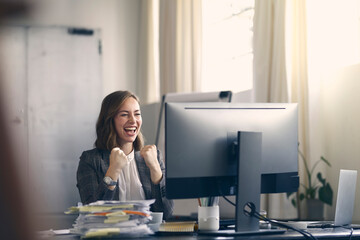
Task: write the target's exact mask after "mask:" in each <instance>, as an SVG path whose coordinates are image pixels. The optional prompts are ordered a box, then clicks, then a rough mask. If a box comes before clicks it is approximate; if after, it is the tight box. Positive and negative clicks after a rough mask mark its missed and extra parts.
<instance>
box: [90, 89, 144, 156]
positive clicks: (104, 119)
mask: <svg viewBox="0 0 360 240" xmlns="http://www.w3.org/2000/svg"><path fill="white" fill-rule="evenodd" d="M130 97H132V98H134V99H135V100H136V101H137V102H138V103H139V104H140V101H139V99H138V97H137V96H136V95H135V94H133V93H131V92H129V91H116V92H113V93H110V94H109V95H107V96H106V97H105V98H104V100H103V101H102V104H101V110H100V114H99V118H98V120H97V122H96V136H97V138H96V141H95V144H94V145H95V147H96V148H99V149H103V150H105V149H106V150H109V151H111V149H113V148H114V147H119V144H118V141H117V133H116V129H115V124H114V118H115V116H116V114H117V113H118V111H119V109H120V108H121V106H122V104H123V103H124V102H125V101H126V100H127V99H128V98H130ZM133 144H134V149H135V151H139V150H140V149H141V148H142V147H143V146H144V137H143V135H142V133H141V131H140V132H139V134H138V136H137V137H136V139H135V141H134V143H133Z"/></svg>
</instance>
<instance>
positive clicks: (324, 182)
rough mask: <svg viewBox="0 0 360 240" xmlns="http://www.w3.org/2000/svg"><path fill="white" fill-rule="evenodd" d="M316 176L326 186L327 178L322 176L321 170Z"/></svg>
mask: <svg viewBox="0 0 360 240" xmlns="http://www.w3.org/2000/svg"><path fill="white" fill-rule="evenodd" d="M316 176H317V179H318V180H319V181H320V182H321V184H322V185H323V186H325V184H326V180H325V178H323V177H322V174H321V172H318V174H317V175H316Z"/></svg>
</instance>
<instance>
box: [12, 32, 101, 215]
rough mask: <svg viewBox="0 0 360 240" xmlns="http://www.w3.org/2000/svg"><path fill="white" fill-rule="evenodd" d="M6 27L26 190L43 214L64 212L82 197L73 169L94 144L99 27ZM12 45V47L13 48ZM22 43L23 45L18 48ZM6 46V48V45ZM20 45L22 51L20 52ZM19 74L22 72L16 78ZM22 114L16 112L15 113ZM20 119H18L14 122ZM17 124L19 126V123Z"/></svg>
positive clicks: (98, 94) (98, 101) (98, 93)
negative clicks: (22, 147)
mask: <svg viewBox="0 0 360 240" xmlns="http://www.w3.org/2000/svg"><path fill="white" fill-rule="evenodd" d="M73 30H74V29H73V28H68V27H35V26H30V27H29V26H10V27H8V28H7V30H6V31H7V33H6V36H7V38H8V41H6V44H7V45H8V46H7V52H6V54H7V55H8V56H12V54H14V56H17V57H16V58H15V57H9V58H8V59H7V60H8V61H9V62H8V63H7V64H8V65H9V66H12V65H13V66H18V65H19V64H22V63H23V66H22V68H19V67H9V68H7V69H6V70H5V72H7V73H5V75H6V76H8V79H7V81H8V82H7V88H8V89H10V90H11V89H12V90H11V91H12V93H13V94H16V95H14V96H13V98H14V99H16V101H13V100H12V101H11V102H10V104H9V108H10V109H11V110H10V112H11V113H12V117H11V119H16V117H18V118H19V119H20V120H21V122H20V123H21V124H18V125H21V127H22V132H23V133H22V134H20V135H19V138H18V139H17V140H18V141H19V140H21V139H20V138H22V137H24V139H25V141H26V143H23V144H24V145H25V146H27V148H26V149H25V151H24V153H25V154H26V157H24V158H22V159H20V160H21V161H22V162H21V165H23V166H28V167H27V168H28V169H27V170H26V171H27V174H26V177H27V178H28V181H27V186H26V187H27V188H28V192H29V193H31V195H32V196H36V197H37V198H36V200H37V202H38V205H39V206H40V209H39V211H40V212H41V213H63V212H64V211H65V210H67V208H68V207H70V206H73V205H76V204H77V202H79V201H80V197H79V193H78V190H77V188H76V170H77V166H78V162H79V157H80V155H81V153H82V151H84V150H87V149H90V148H93V143H94V141H95V136H96V135H95V124H96V120H97V116H98V113H99V110H100V105H101V100H102V92H103V91H102V79H101V48H100V46H101V33H100V30H98V29H95V30H93V29H77V30H79V31H73ZM15 43H16V45H17V47H16V46H12V45H14V44H15ZM21 46H22V48H21ZM5 47H6V46H5ZM19 49H22V53H20V51H19ZM17 72H20V73H21V72H23V74H22V75H20V76H18V75H19V74H16V73H17ZM19 113H20V114H19ZM18 122H19V121H18ZM17 128H19V127H17Z"/></svg>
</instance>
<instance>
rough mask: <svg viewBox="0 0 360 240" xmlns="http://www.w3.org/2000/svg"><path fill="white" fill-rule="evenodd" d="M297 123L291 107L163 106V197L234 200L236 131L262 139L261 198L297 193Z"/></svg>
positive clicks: (219, 103) (235, 104) (224, 104)
mask: <svg viewBox="0 0 360 240" xmlns="http://www.w3.org/2000/svg"><path fill="white" fill-rule="evenodd" d="M297 121H298V118H297V104H285V103H222V102H215V103H167V104H166V106H165V153H166V156H165V164H166V194H167V197H168V198H171V199H184V198H198V197H207V196H222V195H235V194H236V181H237V161H236V159H235V155H234V142H236V139H237V132H239V131H244V132H261V133H262V140H261V141H262V142H261V143H262V146H261V149H259V151H261V166H259V168H260V172H261V193H280V192H294V191H297V189H298V187H299V178H298V149H297V148H298V127H297V126H298V125H297Z"/></svg>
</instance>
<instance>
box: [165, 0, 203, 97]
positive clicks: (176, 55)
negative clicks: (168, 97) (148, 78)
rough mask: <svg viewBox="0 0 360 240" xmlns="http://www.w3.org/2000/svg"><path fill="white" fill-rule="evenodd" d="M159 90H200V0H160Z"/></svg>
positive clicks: (166, 91)
mask: <svg viewBox="0 0 360 240" xmlns="http://www.w3.org/2000/svg"><path fill="white" fill-rule="evenodd" d="M159 24H160V25H159V26H160V29H159V31H160V45H159V48H160V89H161V95H163V94H165V93H169V92H193V91H198V90H199V82H200V77H201V76H200V74H201V0H194V1H184V0H160V23H159Z"/></svg>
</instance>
